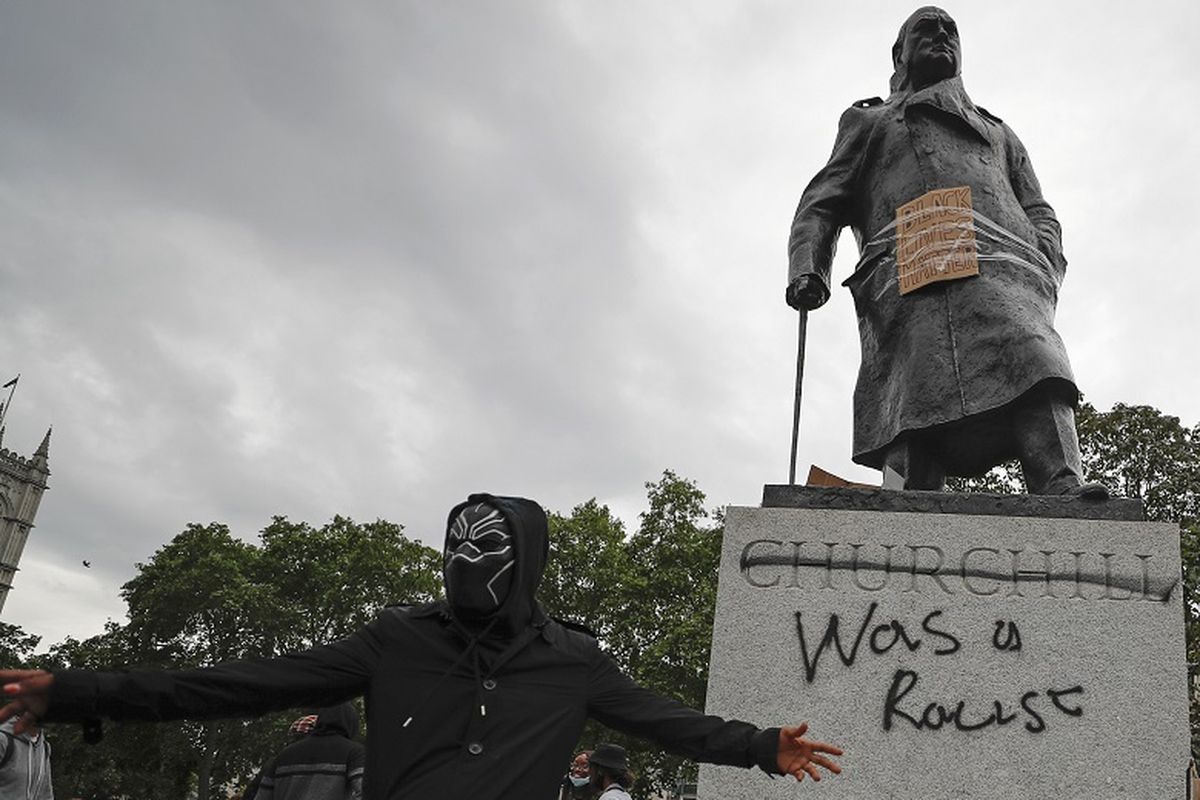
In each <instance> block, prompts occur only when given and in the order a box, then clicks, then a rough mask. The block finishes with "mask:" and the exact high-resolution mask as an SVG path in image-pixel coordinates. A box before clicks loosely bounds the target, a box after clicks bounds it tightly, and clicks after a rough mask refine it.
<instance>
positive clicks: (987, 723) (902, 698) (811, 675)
mask: <svg viewBox="0 0 1200 800" xmlns="http://www.w3.org/2000/svg"><path fill="white" fill-rule="evenodd" d="M878 608H879V604H878V603H871V604H870V606H868V607H867V612H866V614H865V615H864V616H863V618H862V621H861V622H860V623H859V624H858V629H857V631H856V632H855V633H854V639H853V642H849V640H847V641H846V642H843V640H842V627H841V626H842V620H841V618H840V617H839V616H838V615H837V614H830V615H829V619H828V621H827V622H826V624H825V631H824V633H823V634H822V635H821V638H820V641H819V642H818V643H817V644H816V646H815V647H813V646H812V644H811V643H810V641H809V636H808V635H807V634H806V632H805V628H804V617H803V613H802V612H799V611H797V612H796V635H797V637H798V638H799V643H800V657H801V659H802V660H803V662H804V679H805V681H807V682H808V683H812V682H813V680H814V679H815V678H816V676H817V669H818V667H819V666H820V663H821V658H822V656H824V655H825V654H826V653H827V652H832V653H834V654H836V656H837V658H838V660H839V661H841V663H842V665H843V666H844V667H847V668H850V667H853V666H854V663H855V661H857V660H858V658H859V656H860V655H865V654H867V653H870V654H873V655H876V656H882V655H884V654H886V653H888V652H889V651H891V650H892V649H893V648H895V647H896V646H898V645H902V646H903V647H904V648H905V649H906V650H908V651H909V652H917V651H918V650H920V649H921V648H922V647H924V646H926V645H927V643H928V647H929V652H931V653H932V655H933V656H935V657H943V656H952V655H954V654H955V653H957V652H959V650H961V649H962V646H963V643H962V640H961V639H960V638H959V637H958V636H955V635H954V634H953V633H951V632H950V630H949V629H948V626H947V625H946V624H945V622H946V621H945V620H944V619H943V615H944V613H945V612H944V610H942V609H937V610H934V611H930V612H929V613H928V614H926V615H925V616H924V618H923V619H922V620H921V623H920V628H919V630H918V629H917V628H916V626H913V625H911V624H910V625H908V626H906V625H905V624H904V622H903V621H901V620H899V619H895V618H892V619H888V620H887V621H879V622H876V618H875V612H876V611H877V610H878ZM872 623H875V624H872ZM864 645H865V647H864ZM991 645H992V648H993V649H994V650H995V651H998V652H1003V653H1018V652H1020V651H1021V632H1020V629H1019V628H1018V627H1017V624H1016V622H1014V621H1012V620H996V623H995V630H994V631H993V633H992V637H991ZM920 681H921V676H920V675H919V674H918V673H917V672H916V671H914V670H909V669H898V670H896V672H895V674H894V675H893V676H892V682H891V685H890V686H889V687H888V691H887V698H886V700H885V701H884V706H883V729H884V730H885V731H890V730H892V728H893V727H894V726H895V724H896V723H897V721H904V722H907V723H909V724H910V725H911V726H912V727H913V728H915V729H916V730H934V731H936V730H942V729H943V728H946V729H953V730H959V731H977V730H983V729H985V728H991V727H996V728H1001V727H1004V726H1006V725H1009V724H1011V723H1013V722H1015V721H1016V720H1018V719H1019V718H1020V717H1021V715H1022V714H1024V716H1025V721H1024V728H1025V730H1027V731H1029V732H1030V733H1042V732H1043V731H1045V730H1046V728H1047V724H1046V715H1047V714H1048V713H1049V709H1048V708H1047V707H1046V705H1045V703H1044V702H1043V701H1042V698H1043V695H1044V696H1045V699H1047V700H1049V702H1050V705H1051V706H1052V707H1053V709H1056V710H1057V711H1058V712H1060V713H1061V714H1063V715H1065V716H1068V717H1080V716H1082V715H1083V708H1082V706H1080V705H1072V704H1070V703H1068V702H1067V701H1064V699H1063V698H1067V697H1071V696H1073V695H1082V694H1084V688H1083V686H1080V685H1076V686H1070V687H1067V688H1055V687H1049V688H1045V689H1037V690H1034V689H1031V690H1029V691H1027V692H1024V693H1022V694H1020V695H1019V697H1017V698H1016V699H1015V701H1011V702H1010V703H1009V704H1008V705H1005V703H1004V702H1003V701H1001V700H993V701H991V702H989V703H984V704H983V706H984V708H985V709H986V711H980V710H979V709H978V704H976V707H975V708H969V705H968V701H967V700H965V699H963V700H957V701H955V700H950V701H948V702H946V703H941V702H937V701H936V700H935V701H930V702H928V703H925V704H923V705H922V704H921V703H920V702H917V701H916V699H915V697H910V695H912V694H913V693H914V691H915V690H916V689H917V685H918V684H919V683H920ZM918 712H919V713H918Z"/></svg>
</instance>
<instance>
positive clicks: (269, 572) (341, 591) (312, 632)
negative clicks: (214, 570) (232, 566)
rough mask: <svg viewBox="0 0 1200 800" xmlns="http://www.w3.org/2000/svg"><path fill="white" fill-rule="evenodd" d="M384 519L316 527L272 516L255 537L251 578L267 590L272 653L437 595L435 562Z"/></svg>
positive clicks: (438, 560) (337, 634)
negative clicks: (257, 550) (257, 546)
mask: <svg viewBox="0 0 1200 800" xmlns="http://www.w3.org/2000/svg"><path fill="white" fill-rule="evenodd" d="M403 531H404V528H403V526H401V525H397V524H395V523H392V522H387V521H385V520H376V521H375V522H370V523H363V524H360V523H356V522H354V521H353V520H350V519H347V518H346V517H334V518H333V521H332V522H330V523H328V524H327V525H324V526H322V527H320V528H313V527H312V526H310V525H309V524H308V523H305V522H291V521H289V520H288V519H287V518H286V517H279V516H277V517H275V518H273V519H272V521H271V524H270V525H268V526H267V527H266V528H264V529H263V532H262V544H263V547H262V558H261V560H260V563H259V571H260V575H259V578H260V580H261V581H262V582H263V584H264V585H268V586H270V587H271V590H272V591H273V593H274V598H273V602H272V604H271V608H272V613H273V614H274V615H275V622H274V626H273V629H272V635H273V636H274V637H276V639H275V649H276V650H280V651H288V650H297V649H300V648H304V647H311V646H313V645H316V644H322V643H324V642H329V641H332V640H334V639H339V638H342V637H344V636H348V635H349V634H351V633H353V632H354V631H356V630H358V629H359V628H361V627H362V626H363V625H365V624H366V623H367V622H369V621H370V620H371V618H372V617H373V616H374V615H375V613H376V612H377V611H378V610H379V609H380V608H382V607H383V606H385V605H389V604H392V603H424V602H428V601H430V600H434V599H436V598H438V597H440V596H441V591H442V580H441V570H442V557H441V554H440V553H438V552H437V551H436V550H433V549H432V548H429V547H426V546H425V545H423V544H421V543H419V542H415V541H413V540H411V539H409V538H407V537H406V536H405V535H404V533H403Z"/></svg>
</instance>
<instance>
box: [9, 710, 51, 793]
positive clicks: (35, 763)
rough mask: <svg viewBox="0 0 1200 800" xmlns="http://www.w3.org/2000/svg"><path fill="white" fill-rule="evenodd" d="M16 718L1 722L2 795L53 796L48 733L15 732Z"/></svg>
mask: <svg viewBox="0 0 1200 800" xmlns="http://www.w3.org/2000/svg"><path fill="white" fill-rule="evenodd" d="M13 725H14V721H13V720H11V719H10V720H8V721H7V722H5V723H3V724H0V764H2V766H0V798H4V800H54V787H53V785H52V784H51V782H50V745H49V744H48V743H47V742H46V737H45V735H39V736H38V737H36V738H33V737H31V736H30V735H29V734H28V733H13Z"/></svg>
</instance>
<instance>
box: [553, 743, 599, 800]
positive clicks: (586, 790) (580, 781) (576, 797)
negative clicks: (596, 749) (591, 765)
mask: <svg viewBox="0 0 1200 800" xmlns="http://www.w3.org/2000/svg"><path fill="white" fill-rule="evenodd" d="M591 755H592V753H591V751H590V750H584V751H582V752H579V753H576V754H575V758H574V759H572V761H571V768H570V769H568V770H567V774H566V775H564V776H563V779H562V784H561V788H560V789H559V792H558V800H585V798H589V797H592V796H593V795H594V794H595V793H594V792H593V791H592V790H591V778H590V777H589V774H588V759H589V758H590V757H591Z"/></svg>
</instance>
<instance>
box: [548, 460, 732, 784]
mask: <svg viewBox="0 0 1200 800" xmlns="http://www.w3.org/2000/svg"><path fill="white" fill-rule="evenodd" d="M646 491H647V504H648V508H647V510H646V511H645V512H643V513H642V514H641V519H640V524H639V526H638V530H637V531H636V532H635V533H634V534H633V535H632V536H630V537H629V538H627V539H626V538H625V531H624V526H623V525H622V524H621V522H620V521H619V520H617V519H615V518H613V516H612V515H611V513H610V512H609V510H608V508H607V507H605V506H601V505H599V504H597V503H596V501H595V500H590V501H588V502H587V503H584V504H582V505H580V506H576V507H575V509H574V510H573V511H572V513H571V515H570V516H569V517H563V516H561V515H558V514H551V516H550V526H551V543H550V549H551V554H550V558H549V562H548V565H547V570H546V576H545V578H544V579H543V583H542V590H541V591H540V593H539V597H540V599H541V601H542V603H543V605H545V606H546V607H547V609H548V610H549V611H550V612H551V613H552V614H555V615H556V616H560V617H563V618H566V619H572V620H578V621H582V622H584V623H585V624H587V625H588V626H589V627H591V628H592V629H593V630H594V631H595V632H596V633H597V634H598V635H599V637H600V643H601V646H602V647H603V648H604V649H606V650H607V651H608V652H609V653H610V654H611V655H612V656H613V658H614V659H615V660H616V662H617V664H618V665H619V666H620V667H621V668H622V669H623V670H624V671H625V672H626V673H627V674H628V675H629V676H630V677H632V678H633V679H634V680H636V681H637V682H638V683H641V684H642V685H644V686H646V687H648V688H650V689H653V690H654V691H657V692H659V693H661V694H665V695H667V696H669V697H674V698H676V699H678V700H680V701H682V702H683V703H686V704H687V705H690V706H692V707H693V708H703V707H704V697H705V692H706V689H707V683H708V658H709V650H710V648H711V645H712V622H713V614H714V612H715V609H716V589H717V565H718V563H719V560H720V552H721V519H720V516H719V515H710V514H709V513H708V512H706V511H705V509H704V501H705V497H704V493H703V492H702V491H700V489H699V488H697V487H696V485H695V484H694V483H692V482H691V481H689V480H686V479H684V478H680V477H679V476H678V475H676V474H675V473H674V472H671V471H670V470H666V471H664V472H663V475H662V477H661V478H660V479H659V480H658V481H655V482H652V483H647V484H646ZM599 742H614V743H617V744H621V745H622V746H624V747H625V748H626V749H627V750H628V751H629V757H630V765H631V767H632V768H633V770H634V771H635V772H636V773H637V774H638V776H639V778H638V781H637V783H636V784H635V786H634V787H633V791H632V794H633V795H634V797H637V798H639V799H641V798H647V797H650V796H653V795H662V794H665V793H667V792H668V791H670V790H672V789H673V788H674V786H675V783H676V782H677V781H679V780H695V764H693V763H691V762H689V761H686V760H685V759H682V758H680V757H678V756H673V755H669V754H667V753H665V752H664V751H662V750H661V749H659V748H658V747H656V746H654V745H653V744H650V743H648V742H646V741H644V740H641V739H636V738H633V737H630V736H626V735H624V734H621V733H618V732H616V731H612V730H609V729H607V728H605V727H604V726H602V725H600V724H599V723H596V722H589V723H588V724H587V727H586V728H585V729H584V732H583V735H582V736H581V737H580V742H579V749H587V748H591V747H594V746H595V745H596V744H598V743H599ZM566 766H567V765H566V764H564V765H563V769H564V771H565V770H566Z"/></svg>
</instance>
